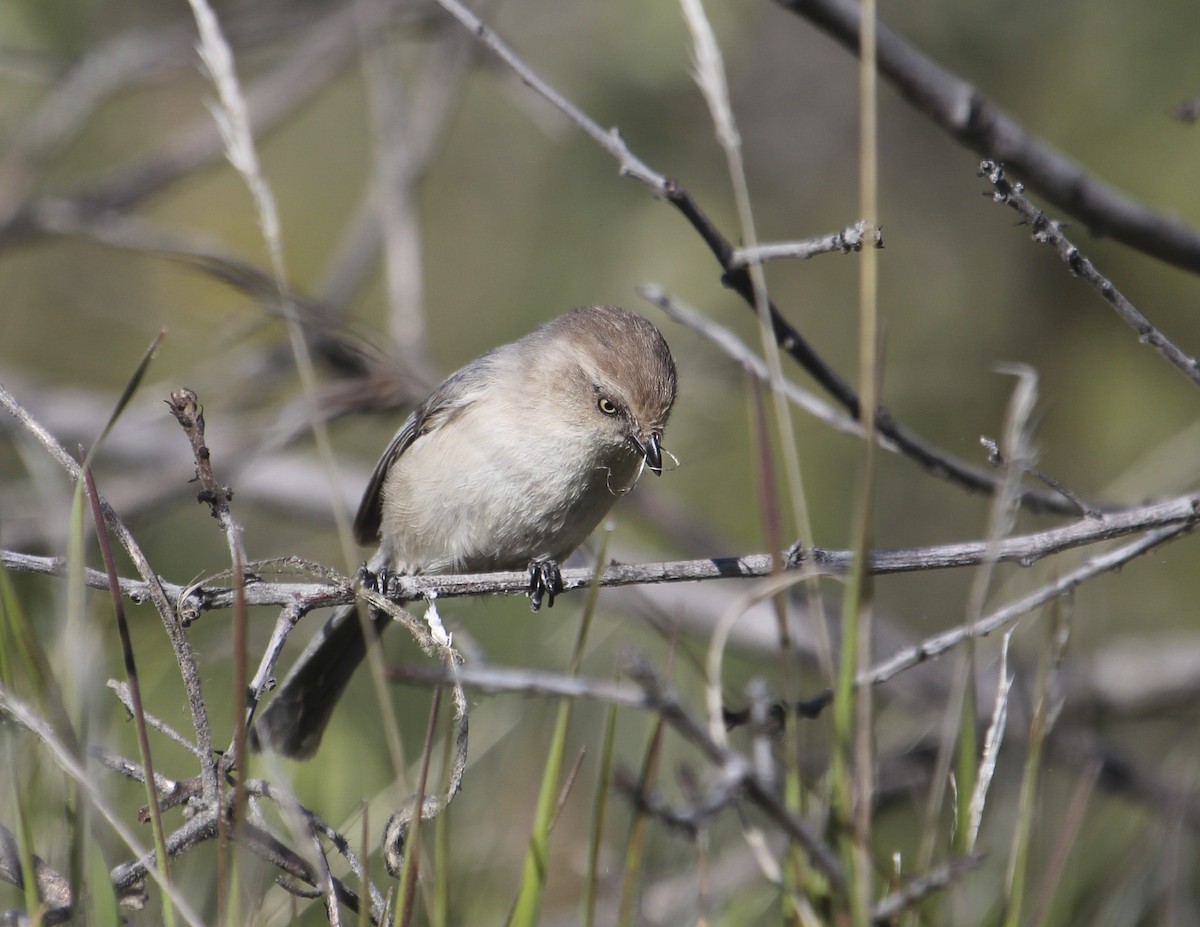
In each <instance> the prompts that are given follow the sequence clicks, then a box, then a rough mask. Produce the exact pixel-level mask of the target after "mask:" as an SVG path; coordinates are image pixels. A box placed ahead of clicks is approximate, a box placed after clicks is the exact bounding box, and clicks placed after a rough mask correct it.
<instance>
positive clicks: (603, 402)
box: [596, 396, 617, 415]
mask: <svg viewBox="0 0 1200 927" xmlns="http://www.w3.org/2000/svg"><path fill="white" fill-rule="evenodd" d="M596 407H597V408H598V409H599V410H600V411H601V412H603V413H604V414H605V415H616V414H617V407H616V405H615V404H614V403H613V401H612V400H611V399H609V398H608V397H607V396H601V397H600V401H599V402H597V403H596Z"/></svg>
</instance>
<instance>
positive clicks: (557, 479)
mask: <svg viewBox="0 0 1200 927" xmlns="http://www.w3.org/2000/svg"><path fill="white" fill-rule="evenodd" d="M674 401H675V363H674V361H673V360H672V359H671V352H670V350H669V349H668V348H667V343H666V341H665V340H663V336H662V335H661V334H660V333H659V331H658V329H657V328H655V327H654V326H653V325H651V324H650V323H649V322H647V321H646V320H645V319H643V318H641V317H640V316H636V315H633V314H632V313H629V312H626V311H625V310H623V309H618V308H616V307H614V306H588V307H585V308H580V309H573V310H572V311H570V312H568V313H567V314H566V315H563V316H560V317H559V318H557V319H554V320H553V321H551V322H548V323H546V324H545V325H542V326H541V327H540V328H538V329H536V330H534V331H533V332H531V333H530V334H528V335H526V336H525V337H524V338H521V339H520V340H518V341H514V342H513V343H512V344H506V345H504V346H503V347H499V348H495V349H494V350H492V351H489V352H488V353H487V354H484V355H483V356H482V357H480V358H478V359H476V360H474V361H472V362H471V363H469V364H467V366H465V367H463V368H462V369H461V370H459V371H458V372H457V373H455V374H453V375H452V376H451V377H450V378H449V379H447V380H446V381H445V382H444V383H442V385H441V386H439V387H438V388H437V389H435V390H434V391H433V393H432V394H431V395H430V396H429V398H428V399H426V400H425V401H424V402H423V403H421V405H420V406H419V407H418V408H417V410H416V411H415V412H413V414H412V415H410V416H409V417H408V420H407V421H406V422H405V423H404V424H403V425H402V426H401V428H400V430H399V431H398V432H397V433H396V437H394V438H393V439H392V443H391V444H390V445H389V446H388V449H387V450H386V451H384V454H383V457H382V458H381V459H380V461H379V463H378V464H377V465H376V467H375V473H374V474H373V475H372V477H371V482H370V483H369V484H368V485H367V490H366V493H365V494H364V495H363V500H362V504H361V505H360V506H359V509H358V515H357V517H356V518H355V520H354V532H355V536H356V538H357V539H358V541H359V543H361V544H374V543H378V545H379V550H378V552H377V553H376V554H375V556H374V557H372V558H371V561H370V563H369V567H370V569H371V570H373V571H376V572H378V571H381V570H391V571H398V572H402V573H409V574H414V573H477V572H488V571H493V570H524V569H529V570H530V577H531V579H530V600H531V603H532V605H533V608H534V610H535V611H536V610H537V608H538V607H539V606H540V604H541V601H542V597H543V595H548V596H549V601H550V604H553V601H554V593H555V591H557V590H556V583H560V582H561V580H560V579H559V576H558V563H559V562H560V561H562V560H564V559H565V558H566V557H567V556H568V555H569V554H570V553H571V552H572V551H573V550H575V548H576V547H578V546H579V545H580V544H581V543H582V542H583V540H584V539H585V538H586V537H587V536H588V535H589V534H591V532H592V530H593V529H594V528H595V527H596V525H597V524H599V523H600V520H601V519H602V518H603V517H604V515H605V513H607V512H608V510H609V508H610V507H611V506H612V504H613V503H614V502H615V501H616V500H617V499H618V498H619V497H620V496H621V495H622V494H623V493H625V492H626V491H627V490H628V489H630V488H631V487H632V486H633V484H634V483H635V482H637V479H638V477H639V476H640V475H641V473H642V472H643V470H644V469H649V470H651V471H653V472H654V473H656V474H660V475H661V473H662V445H661V442H662V435H663V429H664V428H665V427H666V424H667V417H668V415H670V412H671V404H672V403H673V402H674ZM388 624H390V620H389V619H388V618H387V617H386V616H384V615H381V614H376V615H373V616H372V619H371V628H372V630H373V631H374V633H376V634H381V633H383V630H384V629H385V628H386V627H387V626H388ZM366 645H367V642H366V640H365V639H364V636H363V630H362V622H361V621H360V620H359V619H358V616H357V615H356V614H355V611H354V607H353V606H348V607H344V608H342V609H339V610H338V611H337V612H335V613H334V615H333V617H332V618H330V619H329V621H328V622H327V623H326V624H325V626H324V628H322V629H321V631H320V632H319V633H318V634H317V636H316V637H315V638H314V639H313V641H312V642H311V643H310V644H309V646H308V648H307V649H306V650H305V651H304V653H303V654H302V655H301V656H300V658H299V660H297V662H296V665H295V666H294V667H293V668H292V671H291V673H290V674H288V677H287V678H286V679H285V680H284V682H283V685H282V686H281V687H280V691H279V692H278V694H277V695H276V696H275V698H274V699H273V700H272V701H271V703H270V704H269V705H268V706H267V709H266V711H265V712H264V713H263V715H262V717H261V718H260V719H259V721H258V723H257V724H256V725H255V729H254V731H253V735H254V742H255V744H256V746H260V747H262V748H266V749H272V750H275V751H277V752H279V753H282V754H285V755H286V756H292V757H297V758H306V757H309V756H311V755H312V754H313V753H314V752H315V751H316V749H317V746H318V745H319V744H320V741H321V734H322V732H323V731H324V729H325V725H326V723H327V722H328V721H329V717H330V715H331V714H332V712H333V707H334V704H335V703H336V702H337V699H338V697H339V696H340V695H341V693H342V690H343V689H344V688H345V687H346V684H347V683H348V682H349V681H350V677H351V675H352V674H353V672H354V670H355V668H356V667H357V666H358V664H359V663H360V662H361V661H362V659H363V657H364V656H365V654H366Z"/></svg>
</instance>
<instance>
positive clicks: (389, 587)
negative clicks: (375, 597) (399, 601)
mask: <svg viewBox="0 0 1200 927" xmlns="http://www.w3.org/2000/svg"><path fill="white" fill-rule="evenodd" d="M403 575H404V574H403V573H393V572H392V571H391V570H389V569H388V568H387V567H386V566H382V567H380V568H379V569H378V571H373V570H371V569H369V568H368V567H367V564H366V563H365V562H364V563H361V564H359V567H358V581H359V582H360V583H362V586H363V588H364V589H366V590H368V591H370V592H378V593H379V594H380V595H382V596H384V597H385V598H388V599H394V598H396V597H397V596H398V595H399V592H400V577H401V576H403Z"/></svg>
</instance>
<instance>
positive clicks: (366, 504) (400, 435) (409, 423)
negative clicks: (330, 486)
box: [354, 356, 486, 544]
mask: <svg viewBox="0 0 1200 927" xmlns="http://www.w3.org/2000/svg"><path fill="white" fill-rule="evenodd" d="M485 359H486V356H485V358H480V361H482V360H485ZM480 361H476V362H475V364H472V365H471V366H470V367H465V368H463V369H462V370H460V371H459V372H458V373H456V374H454V375H453V376H451V377H450V378H449V379H448V380H446V381H445V382H444V383H442V385H441V386H439V387H438V388H437V389H435V390H434V391H433V393H431V394H430V396H429V398H427V399H426V400H425V401H424V402H422V403H421V405H419V406H418V407H417V408H416V410H415V411H414V412H413V413H412V415H410V416H409V417H408V418H407V419H406V420H405V422H404V424H403V425H401V426H400V430H399V431H397V432H396V436H395V437H394V438H392V443H391V444H389V445H388V447H387V450H386V451H384V452H383V456H382V457H380V458H379V463H377V464H375V472H374V473H372V474H371V479H370V481H369V482H368V483H367V488H366V491H365V492H364V493H363V497H362V502H360V503H359V505H358V514H357V515H355V516H354V538H355V540H356V541H358V543H359V544H374V543H375V542H377V541H378V540H379V528H380V525H381V522H382V517H383V511H382V505H383V484H384V483H385V482H386V481H387V475H388V471H389V470H391V468H392V465H393V464H394V463H395V462H396V461H397V460H399V459H400V455H402V454H403V453H404V452H405V451H407V450H408V449H409V448H410V447H412V445H413V442H414V441H416V440H417V439H418V438H420V437H421V436H422V435H426V434H429V432H431V431H436V430H437V429H438V428H441V427H442V426H443V425H444V424H446V422H448V421H450V420H451V419H454V418H457V417H458V415H459V414H460V413H462V412H463V411H464V410H465V409H466V408H467V407H468V406H470V405H471V404H472V403H473V402H474V401H475V400H476V398H477V396H478V394H477V390H476V389H474V388H473V387H474V386H475V385H476V384H477V383H478V373H479V371H478V370H476V369H474V368H475V367H477V366H478V365H479V363H480Z"/></svg>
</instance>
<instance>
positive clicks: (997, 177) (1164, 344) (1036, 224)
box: [979, 161, 1200, 384]
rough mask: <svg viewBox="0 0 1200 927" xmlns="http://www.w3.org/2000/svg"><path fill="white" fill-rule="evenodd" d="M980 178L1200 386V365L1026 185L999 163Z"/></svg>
mask: <svg viewBox="0 0 1200 927" xmlns="http://www.w3.org/2000/svg"><path fill="white" fill-rule="evenodd" d="M979 176H980V177H986V178H987V179H988V182H989V183H990V184H991V185H992V186H993V187H995V188H996V192H995V194H993V196H992V199H993V200H995V201H996V202H997V203H1003V204H1004V205H1006V206H1011V207H1012V208H1013V209H1015V210H1016V211H1017V213H1018V214H1019V215H1020V216H1021V218H1022V219H1024V220H1025V224H1026V225H1028V226H1029V230H1030V234H1031V235H1032V236H1033V240H1034V241H1036V242H1041V243H1042V244H1047V245H1049V246H1050V247H1052V248H1053V249H1054V251H1055V253H1056V254H1057V255H1058V256H1059V258H1060V259H1061V260H1062V262H1063V263H1064V264H1066V265H1067V268H1068V269H1069V270H1070V271H1071V273H1072V274H1074V275H1075V276H1076V277H1080V278H1082V279H1083V280H1085V281H1086V282H1087V283H1088V284H1090V285H1091V286H1092V287H1093V288H1094V289H1095V290H1096V291H1097V292H1098V293H1099V294H1100V295H1101V296H1103V297H1104V299H1105V300H1106V301H1107V302H1108V303H1109V305H1111V306H1112V307H1113V308H1114V309H1115V310H1116V311H1117V315H1119V316H1120V317H1121V318H1122V319H1123V320H1124V321H1125V322H1126V323H1127V324H1128V325H1129V326H1130V328H1132V329H1133V330H1134V331H1135V332H1137V335H1138V341H1139V342H1141V343H1142V344H1148V345H1150V346H1151V347H1152V348H1154V350H1156V351H1158V353H1159V354H1161V355H1162V356H1163V358H1165V359H1166V360H1167V361H1168V362H1169V363H1170V364H1171V365H1172V366H1174V367H1176V368H1178V369H1179V370H1180V371H1181V372H1182V373H1183V375H1184V376H1186V377H1187V378H1188V379H1189V380H1191V381H1192V382H1193V383H1196V384H1200V361H1197V360H1196V358H1195V357H1190V356H1189V355H1187V354H1185V353H1184V352H1183V351H1182V350H1181V349H1180V348H1179V347H1177V346H1176V345H1175V343H1174V342H1172V341H1171V340H1170V339H1169V338H1168V337H1167V336H1166V335H1164V334H1163V333H1162V332H1160V331H1159V330H1158V329H1157V328H1156V327H1155V326H1154V325H1152V324H1151V322H1150V320H1149V319H1147V318H1146V317H1145V316H1144V315H1142V313H1141V312H1139V311H1138V310H1137V307H1135V306H1134V305H1133V303H1131V302H1130V301H1129V300H1128V299H1126V298H1125V294H1123V293H1122V292H1121V291H1120V290H1118V289H1117V288H1116V287H1115V286H1113V284H1112V281H1110V280H1109V279H1108V278H1107V277H1105V276H1104V275H1103V274H1101V273H1100V272H1099V271H1098V270H1096V268H1095V266H1093V264H1092V262H1091V261H1089V260H1088V259H1087V258H1086V257H1084V256H1083V255H1082V254H1080V253H1079V249H1078V248H1076V247H1075V245H1073V244H1072V243H1071V242H1070V240H1069V239H1068V238H1067V236H1066V235H1064V234H1063V230H1062V223H1060V222H1054V221H1052V220H1050V219H1048V218H1046V214H1045V213H1044V212H1042V211H1041V210H1040V209H1038V208H1037V207H1036V206H1034V205H1033V203H1031V202H1030V201H1029V198H1028V197H1026V196H1025V192H1024V191H1025V187H1024V185H1023V184H1020V183H1017V184H1013V183H1009V181H1008V178H1007V177H1005V175H1004V166H1003V165H1002V164H998V163H997V162H995V161H984V162H982V163H981V164H980V165H979Z"/></svg>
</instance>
